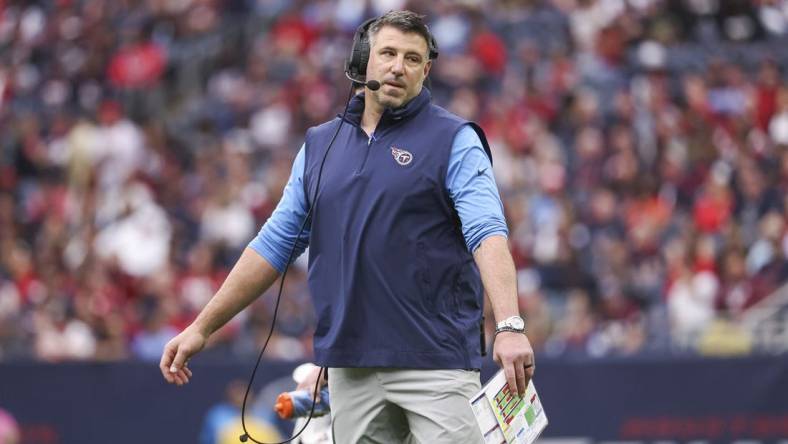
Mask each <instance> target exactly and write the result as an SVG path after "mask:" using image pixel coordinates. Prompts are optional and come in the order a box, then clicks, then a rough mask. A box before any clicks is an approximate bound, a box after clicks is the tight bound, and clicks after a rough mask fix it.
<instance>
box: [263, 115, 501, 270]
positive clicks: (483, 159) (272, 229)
mask: <svg viewBox="0 0 788 444" xmlns="http://www.w3.org/2000/svg"><path fill="white" fill-rule="evenodd" d="M303 180H304V146H303V145H302V146H301V149H300V150H299V151H298V154H297V155H296V158H295V161H294V162H293V169H292V171H291V172H290V179H288V181H287V185H286V186H285V189H284V193H283V195H282V199H281V200H280V201H279V204H278V205H277V206H276V209H275V210H274V212H273V214H271V217H270V218H269V219H268V221H267V222H266V223H265V224H264V225H263V227H262V228H261V229H260V232H259V233H258V234H257V236H256V237H255V238H254V239H253V240H252V241H251V242H250V243H249V247H250V248H252V249H253V250H254V251H256V252H257V253H258V254H259V255H260V256H262V257H263V258H264V259H265V260H267V261H268V262H269V263H270V264H271V265H272V266H273V267H274V268H276V269H277V270H278V271H279V272H280V273H281V272H283V271H284V269H285V264H287V258H288V255H289V254H290V250H291V249H292V248H293V239H295V237H296V235H297V234H298V232H299V230H300V228H301V224H302V223H303V222H304V218H305V217H306V213H307V211H308V210H309V208H308V207H307V203H306V201H307V199H306V196H305V194H304V182H303ZM446 189H447V190H448V192H449V197H450V198H451V199H452V201H453V202H454V207H455V209H456V210H457V214H458V215H459V217H460V222H461V223H462V234H463V236H464V238H465V244H466V245H467V246H468V249H469V250H470V251H471V252H473V251H475V250H476V248H477V247H478V246H479V244H481V242H482V241H483V240H484V239H486V238H488V237H490V236H492V235H496V234H497V235H503V236H508V234H509V231H508V229H507V227H506V220H505V219H504V216H503V204H502V203H501V197H500V195H499V194H498V187H497V186H496V184H495V178H494V177H493V174H492V165H491V163H490V159H489V158H488V157H487V154H486V153H485V152H484V148H482V141H481V139H479V135H478V134H476V131H474V129H473V128H471V126H469V125H464V126H463V127H462V128H460V130H459V131H457V134H456V135H455V136H454V140H453V141H452V148H451V155H450V157H449V167H448V171H447V172H446ZM309 230H310V227H309V223H307V226H306V227H305V228H304V231H303V233H301V236H300V237H299V242H298V245H297V246H296V250H295V252H294V253H293V260H295V259H296V258H297V257H298V256H300V255H301V253H303V252H304V250H305V249H306V247H307V245H308V239H309Z"/></svg>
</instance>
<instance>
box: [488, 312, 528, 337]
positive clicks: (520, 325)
mask: <svg viewBox="0 0 788 444" xmlns="http://www.w3.org/2000/svg"><path fill="white" fill-rule="evenodd" d="M502 331H511V332H514V333H525V321H524V320H523V318H521V317H520V316H512V317H509V318H506V319H504V320H503V321H501V322H499V323H498V324H497V325H496V326H495V334H498V333H500V332H502Z"/></svg>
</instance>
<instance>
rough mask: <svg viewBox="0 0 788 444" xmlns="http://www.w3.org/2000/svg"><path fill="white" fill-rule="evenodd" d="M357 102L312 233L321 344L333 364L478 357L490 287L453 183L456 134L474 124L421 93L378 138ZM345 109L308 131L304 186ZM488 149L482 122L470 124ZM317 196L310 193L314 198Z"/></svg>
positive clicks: (312, 180)
mask: <svg viewBox="0 0 788 444" xmlns="http://www.w3.org/2000/svg"><path fill="white" fill-rule="evenodd" d="M363 108H364V96H363V95H357V96H356V97H354V98H353V99H352V101H351V104H350V107H349V110H348V115H347V121H346V122H345V124H344V125H342V128H341V130H340V131H339V134H338V135H337V138H336V141H335V142H334V146H333V147H332V148H331V152H330V153H329V155H328V158H327V160H326V163H325V166H324V168H323V174H322V178H321V179H320V196H319V198H318V199H317V206H316V207H315V208H314V210H313V218H312V223H311V234H310V239H309V289H310V292H311V294H312V299H313V300H314V305H315V309H316V312H317V317H318V320H317V328H316V331H315V338H314V347H315V361H316V362H317V364H318V365H323V366H329V367H399V368H443V369H447V368H465V369H471V368H480V366H481V357H480V341H479V339H480V338H479V325H480V322H481V317H482V303H483V290H482V284H481V279H480V277H479V271H478V269H477V267H476V264H475V262H474V260H473V256H472V255H471V253H470V252H469V251H468V248H467V246H466V244H465V241H464V239H463V236H462V231H461V228H460V223H459V219H458V217H457V215H456V212H455V210H454V208H453V206H452V202H451V199H450V198H449V195H448V191H447V190H446V186H445V184H446V171H447V167H448V162H449V156H450V154H451V146H452V141H453V139H454V136H455V134H456V133H457V131H458V130H459V129H460V127H461V126H462V125H463V124H466V123H469V122H467V121H465V120H463V119H461V118H459V117H457V116H455V115H453V114H451V113H449V112H448V111H446V110H444V109H443V108H440V107H438V106H436V105H433V104H432V103H431V102H430V93H429V91H428V90H427V89H426V88H422V91H421V93H420V94H419V95H418V96H416V97H415V98H413V99H412V100H411V101H410V102H408V103H407V104H406V105H405V106H404V107H401V108H398V109H395V110H391V109H387V110H386V111H385V112H384V113H383V116H382V117H381V120H380V122H379V123H378V126H377V128H376V130H375V133H374V135H373V136H374V137H373V138H372V139H369V138H368V137H367V135H366V133H364V131H363V130H362V129H361V127H360V120H361V113H362V111H363ZM339 122H340V119H339V118H336V119H334V120H332V121H329V122H327V123H324V124H323V125H320V126H317V127H313V128H310V129H309V130H308V131H307V133H306V166H305V170H304V184H305V185H304V187H305V191H306V193H307V196H308V198H313V196H314V192H315V185H316V182H317V176H318V171H319V169H320V162H321V161H322V159H323V154H324V153H325V150H326V147H327V146H328V143H329V141H330V140H331V136H332V135H333V134H334V132H335V131H336V129H337V125H339ZM472 125H473V127H474V128H475V129H476V130H477V132H478V133H479V135H480V138H481V139H482V141H483V143H484V145H485V149H486V150H487V151H488V153H489V148H488V147H487V145H486V139H485V138H484V134H483V133H482V132H481V129H480V128H478V126H477V125H475V124H472ZM309 204H310V205H311V204H312V202H309Z"/></svg>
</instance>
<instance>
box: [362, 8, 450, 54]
mask: <svg viewBox="0 0 788 444" xmlns="http://www.w3.org/2000/svg"><path fill="white" fill-rule="evenodd" d="M424 17H425V16H424V15H421V14H416V13H415V12H413V11H407V10H405V11H389V12H387V13H385V14H383V15H382V16H380V17H379V18H378V19H377V20H375V21H374V22H372V24H371V25H370V26H369V41H370V46H371V45H372V39H373V38H374V37H375V35H377V33H378V31H380V30H381V28H383V27H384V26H391V27H392V28H395V29H398V30H399V31H401V32H403V33H406V34H407V33H416V34H418V35H420V36H422V37H424V41H425V42H426V43H427V58H429V59H432V58H435V56H434V55H433V54H432V53H433V50H436V48H433V47H432V44H431V42H432V41H433V40H432V34H430V30H429V28H427V25H426V24H425V23H424Z"/></svg>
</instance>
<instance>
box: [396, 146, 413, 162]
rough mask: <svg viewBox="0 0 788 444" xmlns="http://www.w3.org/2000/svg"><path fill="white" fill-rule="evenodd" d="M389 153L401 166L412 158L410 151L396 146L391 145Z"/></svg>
mask: <svg viewBox="0 0 788 444" xmlns="http://www.w3.org/2000/svg"><path fill="white" fill-rule="evenodd" d="M391 155H392V156H394V160H396V161H397V163H398V164H400V165H402V166H405V165H407V164H409V163H410V162H411V161H412V160H413V154H411V152H410V151H406V150H403V149H402V148H397V147H396V146H392V147H391Z"/></svg>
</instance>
